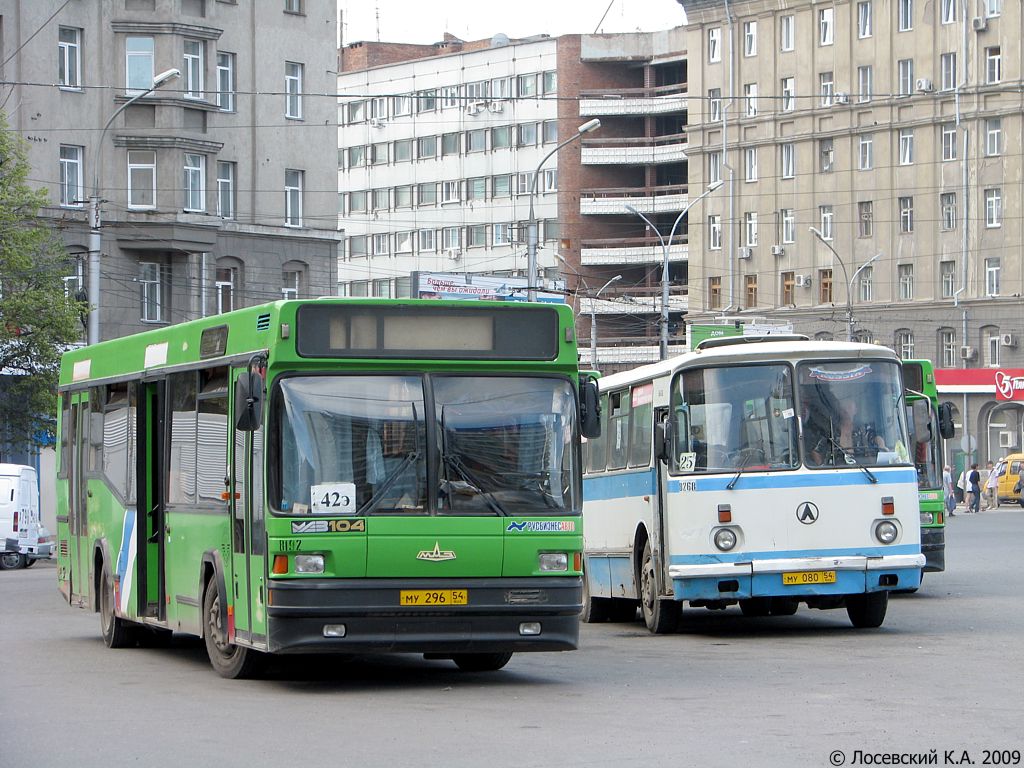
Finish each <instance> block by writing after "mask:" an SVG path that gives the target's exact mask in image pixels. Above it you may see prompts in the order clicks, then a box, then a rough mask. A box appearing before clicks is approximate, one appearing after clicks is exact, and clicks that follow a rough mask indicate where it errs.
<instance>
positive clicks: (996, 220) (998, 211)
mask: <svg viewBox="0 0 1024 768" xmlns="http://www.w3.org/2000/svg"><path fill="white" fill-rule="evenodd" d="M1002 225H1003V190H1002V188H1001V187H993V188H991V189H986V190H985V226H986V227H1001V226H1002Z"/></svg>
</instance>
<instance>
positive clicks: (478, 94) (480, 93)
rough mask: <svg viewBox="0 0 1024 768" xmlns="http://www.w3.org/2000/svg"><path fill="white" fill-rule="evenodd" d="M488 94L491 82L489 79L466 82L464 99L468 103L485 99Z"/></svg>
mask: <svg viewBox="0 0 1024 768" xmlns="http://www.w3.org/2000/svg"><path fill="white" fill-rule="evenodd" d="M490 95H491V83H490V81H489V80H476V81H474V82H472V83H466V101H467V103H468V104H473V103H474V102H480V101H487V99H488V98H490ZM471 114H472V113H471Z"/></svg>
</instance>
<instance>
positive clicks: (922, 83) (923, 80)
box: [917, 77, 935, 93]
mask: <svg viewBox="0 0 1024 768" xmlns="http://www.w3.org/2000/svg"><path fill="white" fill-rule="evenodd" d="M917 90H919V91H921V92H922V93H931V92H932V91H934V90H935V88H933V87H932V81H931V80H929V79H928V78H927V77H919V78H917Z"/></svg>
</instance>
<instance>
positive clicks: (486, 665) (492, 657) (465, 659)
mask: <svg viewBox="0 0 1024 768" xmlns="http://www.w3.org/2000/svg"><path fill="white" fill-rule="evenodd" d="M511 658H512V651H505V652H504V653H456V654H453V655H452V661H454V662H455V666H457V667H458V668H459V669H461V670H462V671H463V672H497V671H498V670H499V669H501V668H502V667H504V666H505V665H506V664H508V662H509V660H510V659H511Z"/></svg>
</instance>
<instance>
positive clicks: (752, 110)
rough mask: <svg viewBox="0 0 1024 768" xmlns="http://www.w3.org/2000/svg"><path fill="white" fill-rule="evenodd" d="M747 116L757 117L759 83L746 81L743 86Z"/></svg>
mask: <svg viewBox="0 0 1024 768" xmlns="http://www.w3.org/2000/svg"><path fill="white" fill-rule="evenodd" d="M743 96H744V97H745V103H746V109H747V117H757V83H746V84H744V86H743Z"/></svg>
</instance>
